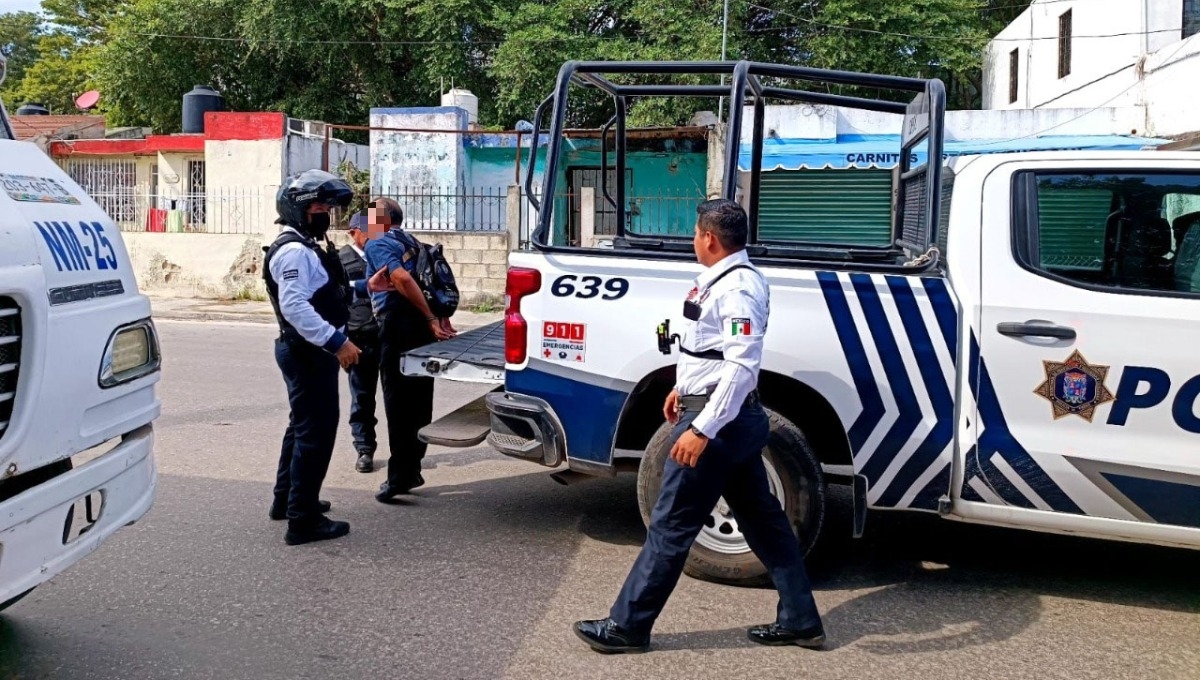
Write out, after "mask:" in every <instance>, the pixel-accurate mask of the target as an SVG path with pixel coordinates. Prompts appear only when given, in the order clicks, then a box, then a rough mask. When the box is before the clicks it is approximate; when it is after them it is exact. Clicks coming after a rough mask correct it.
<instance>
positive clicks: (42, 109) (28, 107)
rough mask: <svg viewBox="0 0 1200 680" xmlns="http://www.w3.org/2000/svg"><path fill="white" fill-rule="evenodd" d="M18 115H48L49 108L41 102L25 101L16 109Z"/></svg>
mask: <svg viewBox="0 0 1200 680" xmlns="http://www.w3.org/2000/svg"><path fill="white" fill-rule="evenodd" d="M17 115H18V116H49V115H50V109H47V108H46V106H45V104H42V103H41V102H27V103H25V104H22V105H21V108H19V109H17Z"/></svg>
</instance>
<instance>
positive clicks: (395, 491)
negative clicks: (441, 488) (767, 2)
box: [375, 472, 425, 503]
mask: <svg viewBox="0 0 1200 680" xmlns="http://www.w3.org/2000/svg"><path fill="white" fill-rule="evenodd" d="M424 485H425V478H424V477H422V476H421V473H419V472H418V473H417V476H416V478H414V479H411V480H409V481H408V482H404V483H401V484H393V483H391V482H384V483H383V484H380V485H379V493H376V494H375V500H377V501H379V502H380V503H387V502H388V501H390V500H392V499H393V498H395V497H396V496H400V495H403V494H406V493H409V492H410V491H412V490H413V489H416V488H417V487H420V486H424Z"/></svg>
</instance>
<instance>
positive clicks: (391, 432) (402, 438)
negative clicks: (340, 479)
mask: <svg viewBox="0 0 1200 680" xmlns="http://www.w3.org/2000/svg"><path fill="white" fill-rule="evenodd" d="M380 325H381V332H380V341H381V346H380V351H379V377H380V380H381V381H382V382H383V410H384V413H385V414H386V415H387V431H388V448H389V451H390V456H391V457H390V458H388V476H387V478H388V483H389V484H391V485H393V486H398V487H408V486H409V485H410V484H411V483H412V482H413V481H415V480H416V477H417V475H419V474H420V473H421V460H422V459H423V458H425V449H426V448H428V446H427V445H426V444H425V443H424V442H422V441H421V440H420V439H419V438H417V431H418V430H420V429H421V428H422V427H425V426H426V425H428V424H429V423H430V422H431V421H432V420H433V378H427V377H416V376H406V375H403V374H402V373H401V372H400V355H401V354H403V353H405V352H407V351H408V350H410V349H416V348H417V347H421V346H422V345H427V344H429V343H431V342H433V341H434V340H436V339H437V338H435V337H434V335H433V331H431V330H429V325H428V324H426V323H424V321H423V319H421V318H420V316H419V315H413V314H407V313H405V312H403V311H401V312H390V313H388V314H386V315H384V316H383V318H381V319H380Z"/></svg>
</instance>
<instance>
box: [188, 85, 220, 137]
mask: <svg viewBox="0 0 1200 680" xmlns="http://www.w3.org/2000/svg"><path fill="white" fill-rule="evenodd" d="M224 110H225V98H224V97H222V96H221V95H219V94H217V92H216V91H215V90H213V89H212V88H210V87H208V86H207V85H197V86H196V87H194V88H192V91H191V92H188V93H187V94H185V95H183V131H184V132H185V133H201V132H204V113H205V112H206V111H224Z"/></svg>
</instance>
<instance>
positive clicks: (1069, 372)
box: [1033, 350, 1113, 423]
mask: <svg viewBox="0 0 1200 680" xmlns="http://www.w3.org/2000/svg"><path fill="white" fill-rule="evenodd" d="M1042 368H1043V370H1044V371H1045V373H1046V379H1045V380H1044V381H1043V382H1042V384H1040V385H1038V386H1037V389H1035V390H1034V391H1033V393H1034V394H1036V395H1038V396H1039V397H1042V398H1043V399H1045V400H1046V401H1049V402H1050V406H1051V409H1052V413H1053V414H1054V419H1055V420H1058V419H1059V418H1065V417H1066V416H1069V415H1077V416H1079V417H1080V418H1083V419H1084V420H1086V421H1088V422H1089V423H1090V422H1092V419H1093V418H1095V416H1096V407H1097V406H1100V405H1101V404H1106V403H1108V402H1110V401H1112V400H1113V395H1112V392H1109V391H1108V388H1107V387H1105V385H1104V379H1105V378H1106V377H1107V376H1108V368H1109V367H1108V366H1097V365H1092V364H1089V363H1088V362H1087V359H1084V358H1083V355H1082V354H1080V353H1079V350H1075V351H1074V352H1072V353H1071V356H1070V357H1068V358H1067V360H1066V361H1043V362H1042Z"/></svg>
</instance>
